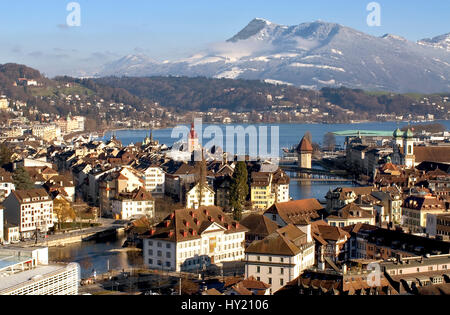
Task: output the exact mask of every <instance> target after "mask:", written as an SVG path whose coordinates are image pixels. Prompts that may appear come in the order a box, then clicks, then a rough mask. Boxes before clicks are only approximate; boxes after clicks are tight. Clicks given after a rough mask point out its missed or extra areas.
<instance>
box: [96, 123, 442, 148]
mask: <svg viewBox="0 0 450 315" xmlns="http://www.w3.org/2000/svg"><path fill="white" fill-rule="evenodd" d="M435 123H440V124H442V125H444V126H445V127H446V128H447V130H450V121H435ZM407 125H408V123H406V122H399V123H397V122H367V123H354V124H256V125H254V126H256V127H257V129H259V127H261V126H267V127H268V128H267V136H268V144H269V143H270V141H271V140H270V138H271V137H270V130H271V129H270V128H271V127H278V128H279V147H280V150H281V149H282V148H291V147H292V146H293V145H296V144H298V143H299V142H300V140H301V139H302V137H303V136H304V134H305V133H306V132H307V131H309V132H310V133H311V135H312V139H313V141H314V142H317V143H319V144H321V143H322V141H323V137H324V135H325V134H326V133H328V132H335V131H345V130H374V131H392V133H393V132H394V130H396V129H397V128H402V127H404V126H407ZM209 126H219V127H220V128H221V129H222V131H223V134H224V135H225V133H226V128H227V127H236V126H243V127H244V128H246V127H248V126H249V125H246V124H242V125H235V124H230V125H207V124H205V125H203V130H205V129H206V128H208V127H209ZM172 131H173V128H168V129H160V130H153V137H154V138H155V139H156V140H158V141H159V142H160V143H164V144H166V145H167V146H172V145H173V143H174V142H177V141H179V140H180V137H172ZM115 133H116V136H117V138H118V139H119V140H121V141H122V143H123V144H124V145H129V144H130V143H136V142H141V141H142V140H143V139H144V138H145V136H146V135H148V134H149V130H119V131H116V132H115ZM110 138H111V132H108V133H106V134H105V136H104V138H103V140H109V139H110ZM209 140H210V138H207V137H206V136H205V137H204V139H203V142H204V143H203V144H206V143H207V142H208V141H209ZM344 141H345V137H336V142H337V144H339V145H343V144H344ZM223 143H224V146H223V147H224V149H225V150H227V148H226V141H225V140H224V141H223ZM247 145H248V143H247Z"/></svg>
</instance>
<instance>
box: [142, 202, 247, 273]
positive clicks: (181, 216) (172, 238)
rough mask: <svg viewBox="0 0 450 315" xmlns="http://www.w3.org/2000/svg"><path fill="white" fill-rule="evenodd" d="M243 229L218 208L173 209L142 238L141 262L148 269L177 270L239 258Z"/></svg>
mask: <svg viewBox="0 0 450 315" xmlns="http://www.w3.org/2000/svg"><path fill="white" fill-rule="evenodd" d="M246 232H247V229H246V228H245V227H243V226H241V225H239V223H238V222H235V221H232V220H231V219H230V218H228V217H227V216H226V215H225V214H224V213H223V212H222V210H221V208H219V207H214V206H212V207H200V208H199V209H181V210H176V211H175V212H174V213H172V214H171V215H170V216H168V217H167V218H166V219H165V220H164V221H163V222H161V223H159V224H158V225H157V226H156V227H155V228H154V229H152V230H150V231H149V236H148V237H147V238H145V239H144V249H143V253H144V262H145V264H146V265H147V266H148V267H149V268H152V269H161V270H174V271H177V272H179V271H195V270H202V268H203V267H207V266H209V265H211V264H221V263H223V262H231V261H240V260H243V259H244V250H245V233H246Z"/></svg>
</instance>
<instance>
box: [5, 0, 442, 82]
mask: <svg viewBox="0 0 450 315" xmlns="http://www.w3.org/2000/svg"><path fill="white" fill-rule="evenodd" d="M69 2H71V1H69V0H41V1H31V0H28V1H6V0H3V1H1V2H0V12H2V18H1V19H0V43H1V47H2V49H1V50H0V63H6V62H18V63H25V64H27V65H30V66H33V67H37V68H38V69H40V70H41V71H43V72H45V73H46V74H48V75H55V74H57V73H64V72H67V73H69V72H71V71H73V70H74V69H78V70H81V69H85V68H86V69H87V68H89V67H95V66H98V65H101V64H104V63H105V62H107V61H112V60H115V59H118V58H120V57H122V56H124V55H127V54H134V53H144V54H146V55H148V56H150V57H152V58H155V59H157V60H165V59H170V60H173V59H177V58H182V57H187V56H189V55H190V54H192V53H194V52H197V51H199V50H202V49H204V48H206V47H207V46H208V45H209V44H212V43H216V42H220V41H223V40H226V39H228V38H230V37H232V36H233V35H234V34H236V33H237V32H238V31H239V30H241V29H242V28H243V27H245V25H247V24H248V22H249V21H250V20H252V19H253V18H255V17H260V18H265V19H267V20H270V21H272V22H274V23H278V24H284V25H294V24H300V23H303V22H311V21H315V20H323V21H327V22H336V23H340V24H343V25H346V26H349V27H352V28H355V29H357V30H360V31H363V32H366V33H369V34H372V35H375V36H381V35H383V34H385V33H392V34H396V35H400V36H403V37H405V38H407V39H409V40H413V41H416V40H418V39H422V38H426V37H434V36H437V35H441V34H444V33H448V32H450V23H449V19H448V14H449V12H450V1H448V0H428V1H423V0H408V1H407V0H394V1H393V0H379V1H377V2H378V3H380V5H381V10H382V11H381V26H380V27H369V26H367V24H366V17H367V15H368V13H369V12H368V11H366V6H367V4H368V3H369V2H371V1H370V0H340V1H339V0H314V1H305V0H277V1H274V0H272V1H266V0H227V1H218V0H164V1H156V0H145V1H144V0H139V1H138V0H128V1H120V0H113V1H111V0H78V1H77V2H78V3H79V4H80V6H81V26H80V27H67V26H66V17H67V15H68V14H69V12H68V11H66V6H67V4H68V3H69Z"/></svg>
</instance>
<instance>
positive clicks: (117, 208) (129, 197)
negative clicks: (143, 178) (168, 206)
mask: <svg viewBox="0 0 450 315" xmlns="http://www.w3.org/2000/svg"><path fill="white" fill-rule="evenodd" d="M111 206H112V212H113V215H114V217H115V218H116V219H119V220H120V219H121V220H129V219H132V218H139V217H143V216H146V217H150V218H153V217H154V216H155V201H154V200H153V197H152V195H151V194H150V193H149V192H148V191H147V190H145V189H144V188H143V187H141V188H140V189H138V190H136V191H135V192H133V193H131V194H120V195H119V197H118V198H116V199H113V200H112V204H111Z"/></svg>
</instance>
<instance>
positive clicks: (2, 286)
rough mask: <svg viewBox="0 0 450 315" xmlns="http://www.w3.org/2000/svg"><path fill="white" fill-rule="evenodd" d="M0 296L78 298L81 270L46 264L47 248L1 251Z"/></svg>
mask: <svg viewBox="0 0 450 315" xmlns="http://www.w3.org/2000/svg"><path fill="white" fill-rule="evenodd" d="M0 261H2V262H3V264H2V265H0V295H78V286H79V281H80V267H79V265H78V264H76V263H70V264H49V263H48V248H46V247H44V248H31V249H27V248H25V249H24V248H1V249H0Z"/></svg>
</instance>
